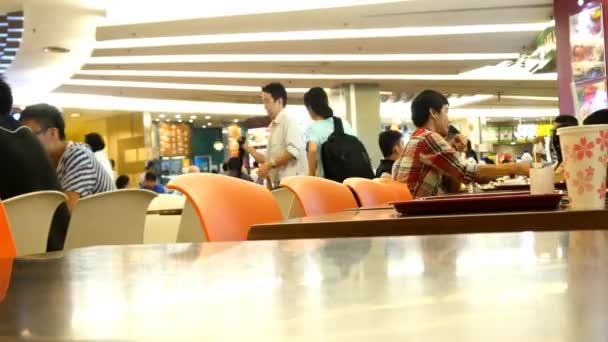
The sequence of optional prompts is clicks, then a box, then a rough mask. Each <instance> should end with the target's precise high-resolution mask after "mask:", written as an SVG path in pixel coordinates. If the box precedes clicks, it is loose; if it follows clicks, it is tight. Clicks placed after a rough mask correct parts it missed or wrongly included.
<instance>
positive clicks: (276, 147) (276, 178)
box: [266, 109, 307, 187]
mask: <svg viewBox="0 0 608 342" xmlns="http://www.w3.org/2000/svg"><path fill="white" fill-rule="evenodd" d="M285 151H287V152H289V153H290V154H291V155H292V156H294V158H295V159H292V160H290V161H289V162H288V163H287V165H283V166H280V167H277V168H276V169H272V170H271V171H270V181H271V182H272V186H273V187H276V186H278V185H279V183H280V182H281V180H282V179H283V178H286V177H291V176H298V175H305V174H306V168H307V163H306V145H305V142H304V130H303V129H302V127H300V123H299V122H298V120H297V118H295V117H294V116H292V115H291V114H289V113H287V111H286V110H285V109H283V111H281V112H280V113H279V115H277V117H276V118H275V119H274V120H273V121H272V122H271V123H270V137H269V138H268V150H267V152H266V161H267V162H270V161H274V160H276V159H278V158H279V157H280V156H281V155H282V154H283V153H284V152H285Z"/></svg>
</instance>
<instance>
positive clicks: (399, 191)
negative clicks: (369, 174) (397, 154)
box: [374, 178, 414, 202]
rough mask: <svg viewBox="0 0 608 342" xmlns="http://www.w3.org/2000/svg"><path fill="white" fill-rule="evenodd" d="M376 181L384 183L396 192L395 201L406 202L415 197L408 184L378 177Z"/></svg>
mask: <svg viewBox="0 0 608 342" xmlns="http://www.w3.org/2000/svg"><path fill="white" fill-rule="evenodd" d="M374 182H377V183H380V184H383V185H385V186H387V187H389V188H390V189H391V191H392V192H393V194H394V199H393V202H406V201H411V200H412V199H414V196H412V193H411V192H410V189H409V188H408V187H407V185H406V184H403V183H401V182H397V181H395V180H392V179H388V178H376V179H374Z"/></svg>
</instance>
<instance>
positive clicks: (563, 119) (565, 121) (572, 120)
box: [553, 115, 578, 127]
mask: <svg viewBox="0 0 608 342" xmlns="http://www.w3.org/2000/svg"><path fill="white" fill-rule="evenodd" d="M553 122H555V123H558V124H559V125H560V127H570V126H578V120H577V119H576V117H574V116H572V115H558V116H557V117H556V118H555V119H553Z"/></svg>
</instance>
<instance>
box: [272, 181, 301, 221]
mask: <svg viewBox="0 0 608 342" xmlns="http://www.w3.org/2000/svg"><path fill="white" fill-rule="evenodd" d="M272 196H274V199H275V200H276V201H277V204H278V205H279V209H281V214H282V215H283V219H284V220H288V219H292V218H298V217H304V216H305V215H304V209H302V206H301V205H300V202H299V201H298V200H297V198H296V195H295V194H294V193H293V191H291V190H289V189H287V188H280V189H276V190H272Z"/></svg>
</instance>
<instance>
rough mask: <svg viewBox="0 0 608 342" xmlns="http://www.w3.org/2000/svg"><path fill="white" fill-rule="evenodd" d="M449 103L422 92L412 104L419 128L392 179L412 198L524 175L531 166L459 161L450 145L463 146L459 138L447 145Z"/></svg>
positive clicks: (464, 142) (399, 161)
mask: <svg viewBox="0 0 608 342" xmlns="http://www.w3.org/2000/svg"><path fill="white" fill-rule="evenodd" d="M448 109H449V103H448V100H447V98H446V97H445V96H443V95H442V94H440V93H438V92H436V91H433V90H425V91H423V92H422V93H420V94H419V95H418V96H416V98H415V99H414V101H413V102H412V121H413V122H414V124H415V125H416V127H417V128H418V129H417V130H416V131H415V132H414V133H413V134H412V136H411V138H410V141H409V142H408V143H407V145H406V146H405V150H404V151H403V154H402V155H401V158H400V159H399V160H398V161H397V162H396V163H395V170H394V171H396V172H393V175H394V176H393V177H394V178H395V179H396V180H398V181H400V182H402V183H406V184H407V185H408V187H409V189H410V191H411V192H412V195H414V197H415V198H419V197H427V196H436V195H438V194H442V193H445V192H450V191H449V190H454V189H459V188H460V184H461V183H469V182H472V181H479V182H487V181H490V180H493V179H496V178H497V177H501V176H508V175H525V176H527V175H528V174H529V171H530V164H528V163H517V164H501V165H474V164H467V163H465V162H463V161H461V160H460V158H459V155H460V153H459V152H458V151H456V149H455V148H454V146H453V145H462V144H466V141H462V138H461V137H460V136H457V137H456V138H454V140H452V141H451V144H450V142H448V141H447V140H446V137H447V136H448V130H449V120H448Z"/></svg>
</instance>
